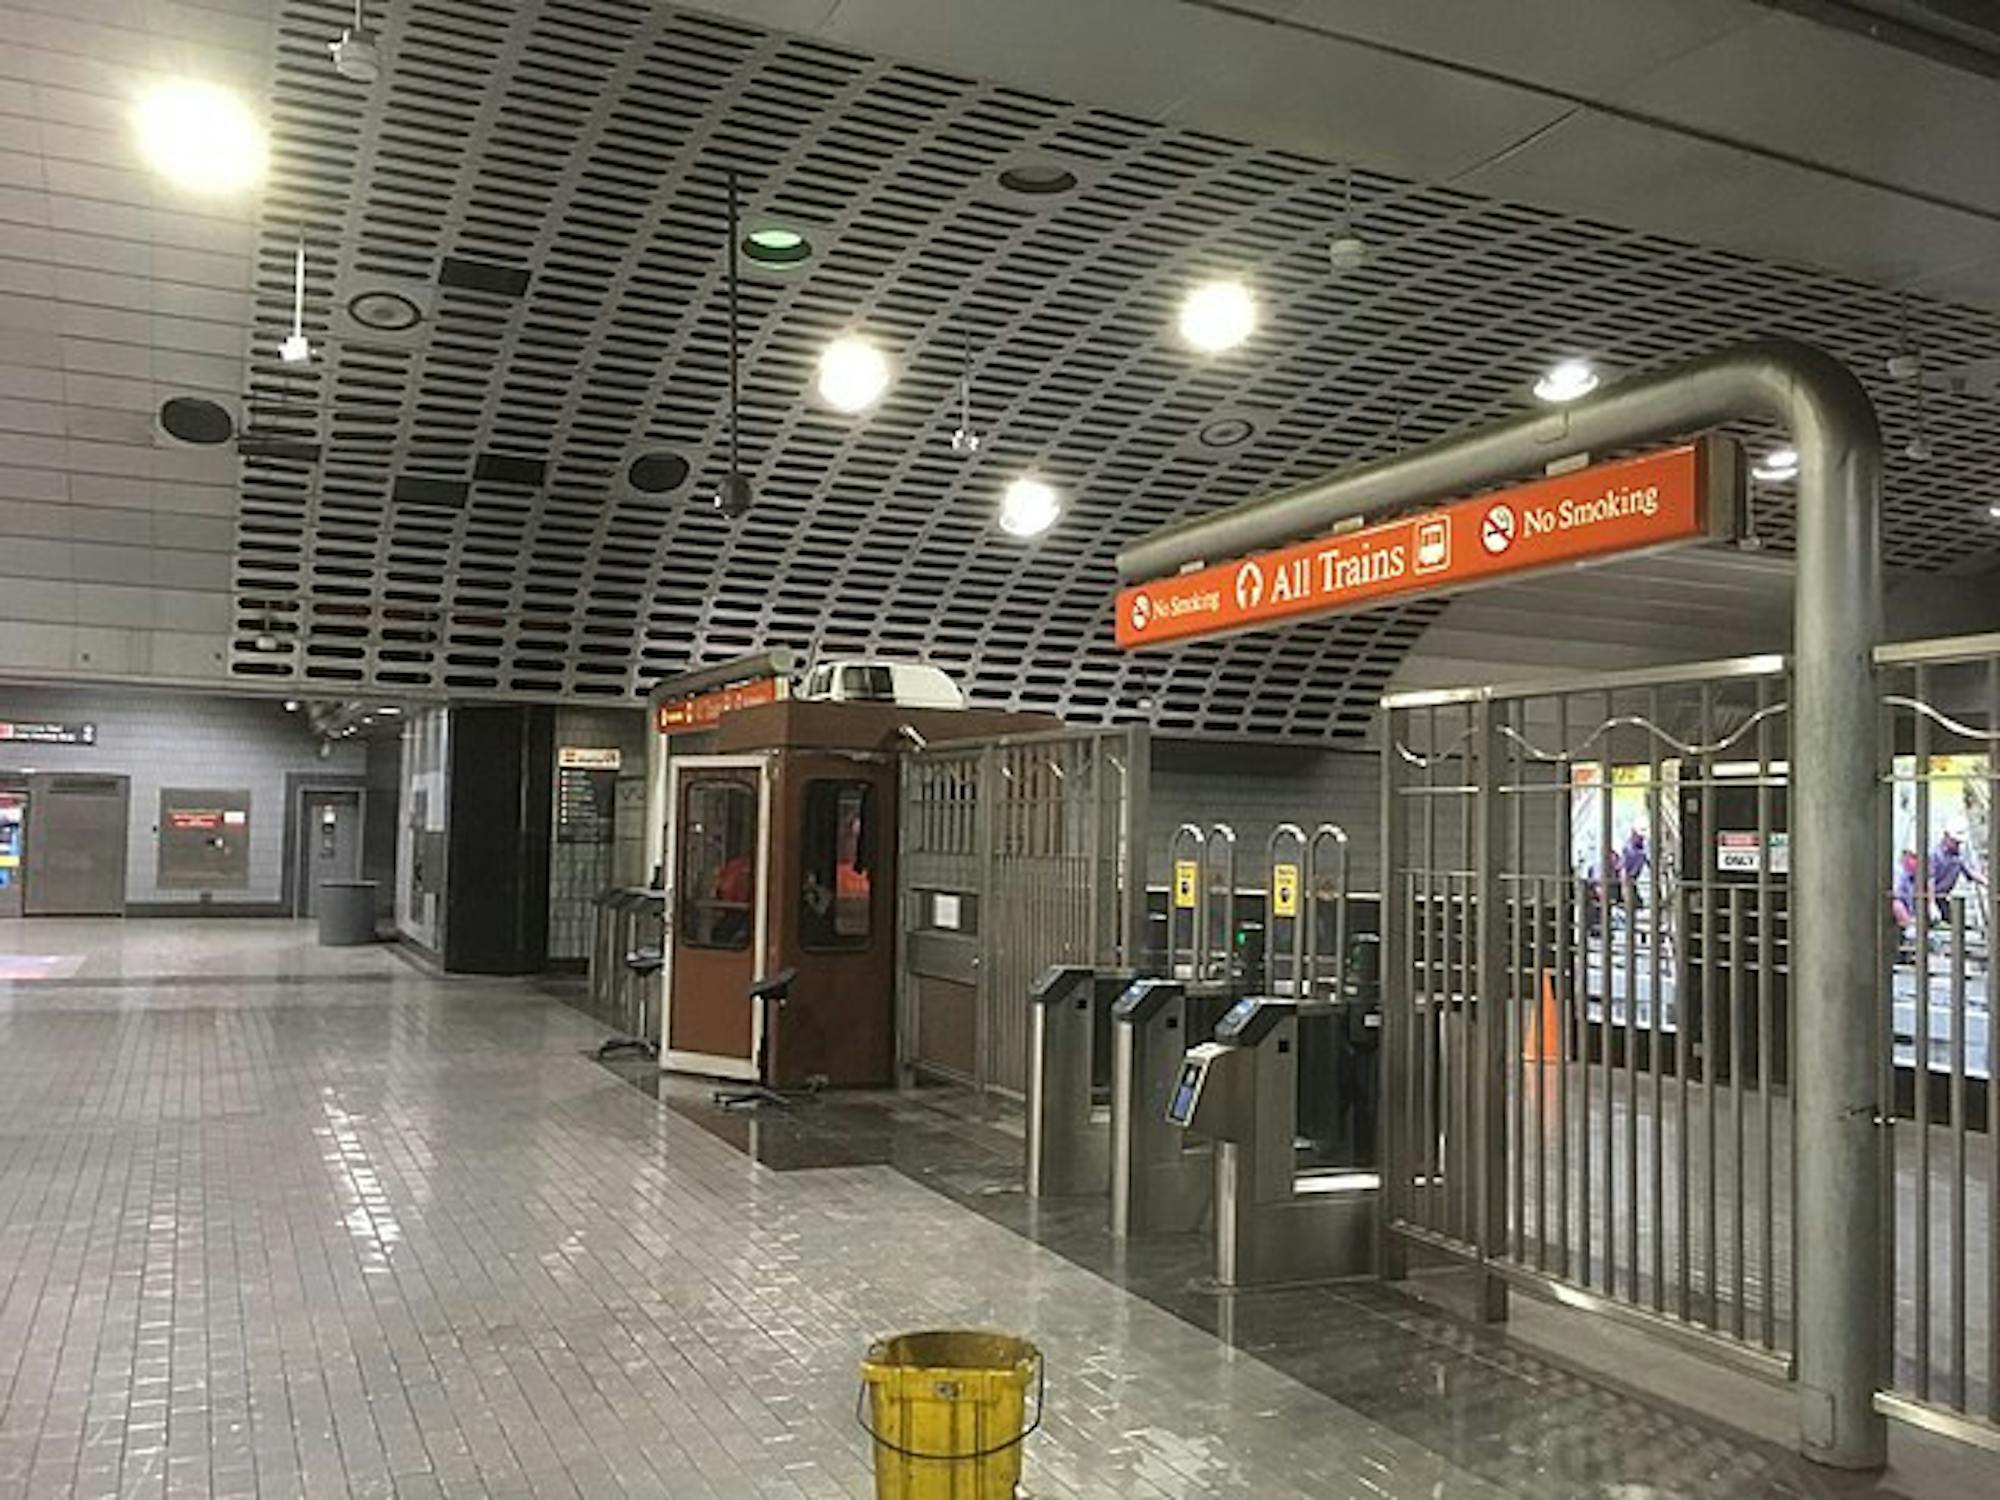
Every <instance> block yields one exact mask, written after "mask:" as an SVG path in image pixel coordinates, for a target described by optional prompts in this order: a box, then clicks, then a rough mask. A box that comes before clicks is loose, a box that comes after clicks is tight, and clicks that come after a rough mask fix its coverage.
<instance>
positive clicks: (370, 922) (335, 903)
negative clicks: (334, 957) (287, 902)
mask: <svg viewBox="0 0 2000 1500" xmlns="http://www.w3.org/2000/svg"><path fill="white" fill-rule="evenodd" d="M375 886H376V882H375V881H372V880H323V881H321V882H320V887H319V945H320V947H322V948H352V947H354V946H355V945H356V944H358V943H372V942H374V941H375Z"/></svg>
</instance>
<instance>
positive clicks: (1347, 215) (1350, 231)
mask: <svg viewBox="0 0 2000 1500" xmlns="http://www.w3.org/2000/svg"><path fill="white" fill-rule="evenodd" d="M1367 258H1368V242H1367V241H1366V240H1364V239H1363V238H1361V236H1360V235H1358V234H1356V233H1355V232H1354V166H1353V163H1351V162H1350V163H1349V164H1348V166H1347V169H1346V171H1345V173H1344V174H1343V175H1342V177H1341V185H1340V221H1339V222H1338V223H1337V224H1336V225H1335V226H1334V230H1333V238H1332V239H1330V240H1328V241H1327V245H1326V259H1327V264H1328V265H1329V266H1331V267H1332V268H1333V273H1334V275H1336V276H1342V275H1345V274H1346V273H1348V272H1349V271H1356V270H1359V269H1360V268H1361V263H1362V262H1363V261H1364V260H1366V259H1367Z"/></svg>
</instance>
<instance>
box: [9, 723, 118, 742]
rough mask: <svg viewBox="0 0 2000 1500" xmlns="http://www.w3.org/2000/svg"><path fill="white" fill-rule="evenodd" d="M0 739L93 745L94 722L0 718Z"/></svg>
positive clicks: (95, 738)
mask: <svg viewBox="0 0 2000 1500" xmlns="http://www.w3.org/2000/svg"><path fill="white" fill-rule="evenodd" d="M0 740H11V741H13V742H14V743H16V744H23V745H94V744H96V743H97V726H96V725H95V724H66V723H57V722H54V721H52V720H47V719H41V720H24V719H0Z"/></svg>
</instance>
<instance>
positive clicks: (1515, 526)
mask: <svg viewBox="0 0 2000 1500" xmlns="http://www.w3.org/2000/svg"><path fill="white" fill-rule="evenodd" d="M1520 529H1521V523H1520V520H1519V518H1518V517H1516V516H1515V514H1514V507H1513V506H1511V505H1508V504H1506V503H1504V502H1502V503H1500V504H1495V505H1489V506H1488V507H1487V508H1486V516H1485V518H1484V519H1483V520H1481V521H1480V523H1479V545H1480V546H1482V547H1484V548H1485V549H1486V555H1487V556H1489V557H1498V556H1499V555H1500V554H1501V553H1503V552H1505V551H1506V550H1507V549H1508V548H1509V547H1511V546H1513V545H1514V538H1515V537H1516V536H1517V535H1518V534H1519V532H1520Z"/></svg>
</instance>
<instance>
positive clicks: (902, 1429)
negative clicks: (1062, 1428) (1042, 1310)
mask: <svg viewBox="0 0 2000 1500" xmlns="http://www.w3.org/2000/svg"><path fill="white" fill-rule="evenodd" d="M1044 1381H1045V1371H1044V1368H1043V1361H1042V1352H1041V1350H1039V1349H1037V1348H1036V1347H1035V1346H1034V1345H1033V1344H1031V1343H1029V1342H1028V1340H1026V1339H1023V1338H1016V1337H1015V1336H1014V1335H1012V1334H1006V1333H982V1332H971V1331H964V1330H939V1331H934V1332H929V1333H904V1334H898V1335H897V1336H895V1337H894V1338H887V1339H882V1340H880V1341H878V1342H877V1343H875V1344H873V1345H871V1346H870V1347H869V1350H868V1355H867V1358H865V1359H864V1360H863V1361H862V1363H861V1384H862V1389H861V1396H860V1408H861V1410H860V1418H861V1425H862V1427H863V1428H864V1429H866V1431H867V1433H868V1435H869V1436H870V1437H871V1438H873V1439H874V1442H875V1496H876V1500H1013V1497H1014V1493H1015V1489H1016V1487H1017V1486H1018V1485H1019V1484H1020V1482H1021V1447H1022V1444H1023V1443H1025V1442H1026V1441H1027V1439H1028V1436H1029V1435H1030V1434H1031V1433H1033V1432H1034V1430H1035V1429H1036V1428H1037V1427H1040V1426H1041V1425H1042V1408H1043V1405H1044V1397H1045V1385H1044ZM1031 1382H1032V1383H1033V1384H1034V1386H1035V1409H1034V1420H1033V1421H1032V1422H1030V1421H1029V1420H1028V1386H1029V1384H1030V1383H1031Z"/></svg>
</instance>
